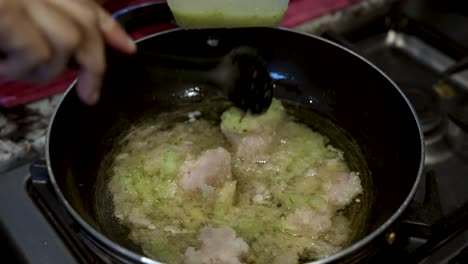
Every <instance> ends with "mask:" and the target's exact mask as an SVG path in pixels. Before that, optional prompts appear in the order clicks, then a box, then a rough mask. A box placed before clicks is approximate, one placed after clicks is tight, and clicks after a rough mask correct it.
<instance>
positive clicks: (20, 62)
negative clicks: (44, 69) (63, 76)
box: [0, 1, 51, 80]
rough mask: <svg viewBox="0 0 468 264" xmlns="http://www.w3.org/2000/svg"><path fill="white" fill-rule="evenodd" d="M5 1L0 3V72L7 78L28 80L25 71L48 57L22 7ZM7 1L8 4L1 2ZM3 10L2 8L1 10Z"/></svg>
mask: <svg viewBox="0 0 468 264" xmlns="http://www.w3.org/2000/svg"><path fill="white" fill-rule="evenodd" d="M13 2H15V1H12V2H10V1H5V2H3V3H4V5H2V6H1V7H0V50H1V51H2V53H3V58H2V59H0V75H2V76H4V77H7V78H10V79H20V80H30V78H28V77H30V76H28V73H29V72H30V71H31V70H32V69H33V68H36V67H37V65H41V64H43V63H46V62H47V61H49V59H50V58H51V49H50V47H49V45H48V42H47V40H46V38H45V37H44V36H43V35H42V34H41V33H40V30H39V28H38V27H37V26H36V24H35V23H34V22H33V20H31V18H30V16H29V14H28V13H27V12H26V10H24V9H22V8H20V6H18V5H16V6H14V5H12V3H13ZM6 3H10V6H5V4H6ZM1 10H4V11H5V12H1Z"/></svg>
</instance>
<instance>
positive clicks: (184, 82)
mask: <svg viewBox="0 0 468 264" xmlns="http://www.w3.org/2000/svg"><path fill="white" fill-rule="evenodd" d="M116 17H117V19H118V20H119V21H120V22H121V23H122V24H123V25H124V26H125V27H126V29H127V30H129V31H131V30H133V29H134V28H138V27H142V26H145V25H148V24H151V23H155V22H157V23H160V22H165V21H166V22H167V21H170V20H171V19H172V15H171V13H170V10H169V8H168V7H167V5H166V4H164V3H152V4H144V5H140V6H137V7H134V8H130V9H127V10H124V11H121V12H120V13H118V14H117V16H116ZM213 43H216V45H212V44H213ZM238 46H250V47H254V48H256V49H257V50H258V51H259V52H260V54H261V56H262V57H263V59H264V60H265V61H266V63H267V67H268V70H269V72H270V75H271V76H272V77H273V78H274V79H276V82H277V87H276V88H275V91H274V96H275V97H276V98H278V99H280V100H282V101H283V102H285V104H286V105H288V109H289V111H290V113H291V114H292V115H295V116H296V118H297V119H299V120H300V121H302V122H304V123H306V124H307V125H309V126H311V127H312V128H314V129H316V130H317V131H319V132H321V133H323V134H325V135H327V136H328V137H329V138H330V139H331V141H332V143H333V144H335V145H336V146H337V147H338V148H340V149H342V150H344V152H345V159H346V161H347V162H348V163H349V164H350V167H351V169H353V170H358V171H359V172H360V173H361V174H360V177H361V180H362V183H363V186H364V189H365V191H364V194H363V196H362V198H361V200H362V202H361V203H358V204H354V205H353V206H351V207H350V208H348V209H347V212H346V213H347V214H348V216H349V217H350V219H351V222H352V224H353V225H354V226H355V227H354V228H353V229H354V230H356V231H355V232H354V233H353V242H352V243H350V244H349V245H348V246H347V247H346V248H345V249H343V250H342V251H340V252H338V253H336V254H335V255H332V256H330V257H328V258H325V259H322V260H319V261H317V263H332V262H345V263H353V262H357V261H359V260H363V259H366V258H369V257H370V256H372V255H373V254H374V253H375V252H377V251H378V250H380V249H381V248H382V247H384V246H386V245H388V244H389V243H392V242H393V240H394V238H395V232H397V228H398V218H399V217H400V216H401V214H402V213H403V212H404V210H405V209H406V208H407V207H408V205H409V202H410V201H411V199H412V197H413V195H414V193H415V190H416V186H417V184H418V182H419V179H420V175H421V173H422V168H423V157H424V144H423V141H422V133H421V129H420V125H419V123H418V121H417V118H416V115H415V112H414V110H413V108H412V107H411V105H410V103H409V102H408V100H407V98H406V97H405V96H404V95H403V93H402V92H401V91H400V90H399V89H398V87H397V86H396V85H395V83H394V82H392V81H391V80H390V79H389V78H388V77H387V76H386V75H385V74H384V73H383V72H381V71H380V70H379V69H378V68H376V67H375V66H373V65H372V64H371V63H369V62H368V61H366V60H365V59H363V58H362V57H360V56H359V55H357V54H355V53H353V52H352V51H349V50H347V49H345V48H343V47H341V46H339V45H337V44H334V43H332V42H329V41H327V40H325V39H322V38H320V37H317V36H312V35H307V34H302V33H298V32H294V31H291V30H287V29H281V28H243V29H204V30H182V29H171V30H166V31H164V32H161V33H156V34H153V35H150V36H147V37H145V38H143V39H141V40H139V41H138V49H139V51H140V52H142V53H151V52H155V51H157V52H158V53H160V54H169V55H177V56H183V57H186V58H216V57H220V56H222V55H224V54H226V53H227V52H229V50H231V49H232V48H234V47H238ZM107 65H108V70H107V72H106V75H105V79H104V83H103V88H102V96H101V99H100V101H99V102H98V104H97V105H95V106H87V105H84V104H83V103H81V102H80V100H79V99H78V97H77V95H76V93H75V91H74V85H72V86H71V87H70V88H69V90H68V91H67V93H66V94H65V96H64V97H63V99H62V101H61V103H60V104H59V106H58V108H57V110H56V112H55V114H54V117H53V119H52V122H51V124H50V127H49V132H48V136H47V145H46V154H47V163H48V170H49V173H50V177H51V181H52V185H53V187H54V190H55V192H56V193H57V196H58V198H59V199H60V200H61V201H62V203H63V204H64V206H65V208H66V209H67V212H68V213H69V214H70V215H71V216H72V217H73V218H74V220H75V221H76V222H77V224H78V227H79V229H80V230H81V231H82V233H83V234H84V237H83V239H85V240H86V241H87V244H89V245H92V247H93V248H99V249H101V250H103V251H105V252H112V253H113V255H114V256H115V259H114V261H115V262H122V263H158V262H157V261H156V260H151V259H149V258H147V257H145V256H143V255H142V253H141V251H140V250H139V248H138V245H135V244H133V243H132V242H131V241H129V240H128V239H127V238H126V236H125V234H126V230H125V228H122V227H120V226H119V225H118V224H116V223H115V219H113V218H112V205H111V203H109V202H106V201H108V199H109V197H108V196H109V194H108V193H107V192H106V189H105V183H106V177H107V175H106V171H107V169H108V166H109V157H111V156H112V153H113V150H114V148H115V144H116V142H117V140H118V138H119V137H120V136H121V135H122V133H124V132H125V131H126V130H127V129H128V127H130V126H132V125H133V124H135V122H138V121H139V120H140V121H141V120H144V117H145V116H154V115H157V114H159V113H161V112H168V111H175V110H179V111H180V110H181V109H182V110H184V111H185V110H187V111H188V110H195V109H197V110H199V109H202V111H203V112H204V113H207V116H213V118H216V115H217V114H218V113H219V112H220V109H221V108H222V107H221V106H222V105H223V104H220V105H221V106H220V105H218V104H216V102H220V101H222V100H223V95H222V94H220V93H219V89H218V87H214V86H212V85H210V84H209V82H208V81H207V80H204V79H203V78H199V77H197V75H194V74H193V73H192V72H191V71H189V70H185V69H184V66H185V65H180V69H178V68H177V67H171V68H167V67H165V65H163V64H162V63H160V62H159V61H158V60H154V59H151V57H148V58H146V59H145V58H144V57H143V58H142V57H138V59H135V58H134V57H132V56H124V55H121V54H118V53H115V52H112V51H111V50H109V51H107ZM195 88H196V89H195ZM207 102H208V103H207ZM223 102H224V101H223ZM220 107H221V108H220ZM224 109H225V108H224ZM221 110H222V109H221Z"/></svg>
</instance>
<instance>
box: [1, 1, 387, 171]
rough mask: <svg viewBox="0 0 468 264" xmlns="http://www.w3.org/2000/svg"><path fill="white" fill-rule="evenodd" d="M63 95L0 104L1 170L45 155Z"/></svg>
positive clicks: (377, 8) (333, 18)
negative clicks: (19, 103) (25, 101)
mask: <svg viewBox="0 0 468 264" xmlns="http://www.w3.org/2000/svg"><path fill="white" fill-rule="evenodd" d="M392 2H393V1H392V0H364V1H358V2H356V1H350V3H352V4H351V5H350V6H347V7H341V8H340V9H338V10H334V11H333V12H329V13H326V14H323V15H320V16H315V17H312V18H310V19H306V21H303V22H300V23H296V24H294V23H292V24H291V25H286V26H288V27H290V28H293V29H295V30H298V31H302V32H307V33H311V34H320V33H323V32H324V31H327V30H335V31H340V30H343V29H345V28H346V27H347V26H349V25H350V24H351V23H352V24H356V23H357V22H358V21H359V20H365V19H366V17H368V16H370V15H372V14H375V13H379V12H383V11H382V10H385V9H387V8H388V7H389V6H390V4H391V3H392ZM337 8H338V7H337ZM0 89H1V87H0ZM62 96H63V92H62V93H58V94H55V95H53V96H49V97H46V98H43V99H40V100H38V101H35V102H32V103H28V104H26V105H20V106H16V107H13V108H1V110H0V172H4V171H7V170H9V169H12V168H14V167H17V166H19V165H21V164H25V163H27V162H30V161H32V160H33V159H37V158H39V157H43V156H44V147H45V141H46V134H47V128H48V124H49V122H50V119H51V116H52V115H53V112H54V111H55V108H56V107H57V105H58V103H59V102H60V99H61V98H62Z"/></svg>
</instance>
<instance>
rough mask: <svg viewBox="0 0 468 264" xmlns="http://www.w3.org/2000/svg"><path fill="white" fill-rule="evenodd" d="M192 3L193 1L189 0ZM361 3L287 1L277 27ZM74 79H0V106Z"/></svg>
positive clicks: (120, 4) (110, 4) (128, 0)
mask: <svg viewBox="0 0 468 264" xmlns="http://www.w3.org/2000/svg"><path fill="white" fill-rule="evenodd" d="M190 1H196V0H190ZM359 1H362V0H289V7H288V10H287V12H286V15H285V18H284V19H283V21H282V22H281V24H280V26H283V27H295V26H298V25H301V24H303V23H305V22H308V21H310V20H312V19H314V18H317V17H319V16H322V15H324V14H328V13H331V12H334V11H337V10H340V9H342V8H345V7H347V6H349V5H352V4H354V3H356V2H359ZM148 2H160V1H148V0H146V1H145V0H108V1H107V2H106V3H105V4H104V7H105V8H106V9H107V10H108V11H109V12H110V13H114V12H116V11H117V10H120V9H122V8H125V7H128V6H131V5H136V4H141V3H148ZM171 27H173V25H171V24H162V25H157V26H153V27H148V28H145V29H142V30H141V31H138V32H133V33H132V34H131V35H132V37H133V38H134V39H138V38H140V37H142V36H145V35H147V34H150V33H154V32H157V31H161V30H165V29H168V28H171ZM75 78H76V73H75V72H66V73H64V74H62V75H61V76H59V77H58V78H57V79H55V80H53V81H52V82H49V83H45V84H30V83H25V82H19V81H10V80H5V79H1V78H0V106H3V107H14V106H17V105H22V104H26V103H29V102H32V101H35V100H39V99H41V98H44V97H47V96H50V95H53V94H56V93H59V92H63V91H64V90H66V89H67V87H68V86H69V85H70V84H71V83H72V82H73V80H74V79H75Z"/></svg>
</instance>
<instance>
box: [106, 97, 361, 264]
mask: <svg viewBox="0 0 468 264" xmlns="http://www.w3.org/2000/svg"><path fill="white" fill-rule="evenodd" d="M158 122H159V121H158V120H156V121H155V123H151V122H150V123H148V122H146V123H144V124H142V125H140V126H137V127H135V128H134V129H132V130H131V131H130V132H129V134H128V136H126V137H125V139H124V140H123V141H122V142H121V144H122V147H121V149H120V153H118V155H116V156H115V158H114V161H113V166H112V172H111V175H110V181H109V190H110V192H111V194H112V201H113V206H114V215H115V217H116V218H118V220H119V221H120V223H121V224H122V225H124V226H126V227H127V228H128V230H129V231H130V233H129V238H130V239H131V240H132V241H133V242H135V243H136V244H138V245H139V246H140V247H141V248H142V250H143V252H144V254H146V255H147V256H149V257H152V258H154V259H156V260H158V261H161V262H165V263H202V264H204V263H206V264H208V263H220V264H222V263H298V262H299V260H301V261H303V260H315V259H319V258H323V257H326V256H329V255H331V254H334V253H336V252H337V251H339V250H341V249H342V248H343V247H345V246H347V245H348V243H350V242H351V241H350V237H351V229H350V221H349V219H348V218H347V217H346V216H345V215H344V214H343V213H342V212H343V209H345V208H346V207H347V206H348V205H349V204H351V203H352V202H353V201H354V200H355V199H356V197H357V196H358V195H360V194H361V193H362V192H363V189H362V186H361V181H360V178H359V173H358V172H352V171H351V170H350V169H349V167H348V165H347V164H346V163H345V160H344V158H343V153H342V152H341V151H340V150H337V149H335V148H334V147H333V146H331V145H330V144H329V140H328V139H327V138H326V137H325V136H323V135H321V134H319V133H317V132H315V131H313V130H312V129H311V128H310V127H308V126H306V125H304V124H301V123H298V122H296V121H294V120H293V118H292V117H290V116H288V115H287V114H286V111H285V108H284V107H283V106H282V104H281V102H279V101H277V100H274V101H273V103H272V105H271V107H270V108H269V109H268V111H267V112H266V113H264V114H262V115H256V116H253V115H248V114H245V113H243V112H241V111H240V110H239V109H236V108H230V109H228V110H226V111H225V112H224V113H223V114H222V115H221V123H216V122H210V121H208V120H204V119H198V120H190V121H188V120H187V121H186V122H179V123H177V124H175V125H173V126H162V125H158Z"/></svg>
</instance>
